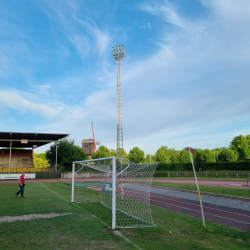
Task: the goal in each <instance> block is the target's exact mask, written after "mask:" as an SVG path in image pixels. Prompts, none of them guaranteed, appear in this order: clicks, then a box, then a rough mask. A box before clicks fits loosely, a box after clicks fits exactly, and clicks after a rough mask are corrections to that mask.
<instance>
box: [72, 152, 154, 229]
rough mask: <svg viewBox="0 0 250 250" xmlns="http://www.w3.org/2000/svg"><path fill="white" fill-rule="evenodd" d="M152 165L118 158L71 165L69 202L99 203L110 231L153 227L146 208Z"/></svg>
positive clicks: (148, 208) (148, 204)
mask: <svg viewBox="0 0 250 250" xmlns="http://www.w3.org/2000/svg"><path fill="white" fill-rule="evenodd" d="M156 166H157V163H147V164H139V163H133V162H130V161H129V160H127V159H125V158H118V157H108V158H102V159H96V160H86V161H78V162H73V166H72V184H71V185H72V194H71V202H100V203H101V204H102V205H103V206H104V207H103V211H105V210H106V211H107V214H109V215H110V216H109V217H110V219H109V221H110V227H112V228H113V229H114V228H138V227H153V226H156V225H155V224H154V222H153V218H152V213H151V208H150V190H151V182H152V178H153V175H154V172H155V169H156Z"/></svg>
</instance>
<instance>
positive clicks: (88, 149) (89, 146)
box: [82, 139, 101, 158]
mask: <svg viewBox="0 0 250 250" xmlns="http://www.w3.org/2000/svg"><path fill="white" fill-rule="evenodd" d="M95 143H96V145H101V143H100V142H95V141H94V140H93V139H83V140H82V149H83V150H84V151H85V153H86V155H87V157H88V158H89V157H90V156H91V155H92V154H93V153H94V152H95Z"/></svg>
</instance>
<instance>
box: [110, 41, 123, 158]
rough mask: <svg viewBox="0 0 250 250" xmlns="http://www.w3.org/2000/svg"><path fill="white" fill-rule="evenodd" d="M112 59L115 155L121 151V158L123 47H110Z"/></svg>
mask: <svg viewBox="0 0 250 250" xmlns="http://www.w3.org/2000/svg"><path fill="white" fill-rule="evenodd" d="M112 49H113V57H114V59H115V60H116V62H117V142H116V154H117V156H118V155H119V149H120V148H121V149H122V155H121V157H123V126H122V78H121V62H122V59H123V58H124V57H126V52H125V48H124V47H123V45H119V46H115V47H112Z"/></svg>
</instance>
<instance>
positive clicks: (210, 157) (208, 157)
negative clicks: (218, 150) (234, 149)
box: [201, 149, 216, 162]
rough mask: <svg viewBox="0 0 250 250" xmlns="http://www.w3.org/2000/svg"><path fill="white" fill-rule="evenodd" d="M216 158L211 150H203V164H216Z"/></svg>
mask: <svg viewBox="0 0 250 250" xmlns="http://www.w3.org/2000/svg"><path fill="white" fill-rule="evenodd" d="M215 161H216V160H215V156H214V154H213V152H212V151H211V150H209V149H205V150H202V152H201V162H215Z"/></svg>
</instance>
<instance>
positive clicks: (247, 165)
mask: <svg viewBox="0 0 250 250" xmlns="http://www.w3.org/2000/svg"><path fill="white" fill-rule="evenodd" d="M200 166H201V170H202V171H215V170H218V171H219V170H228V171H250V161H239V162H213V163H211V162H209V163H208V162H204V163H201V164H200Z"/></svg>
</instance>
